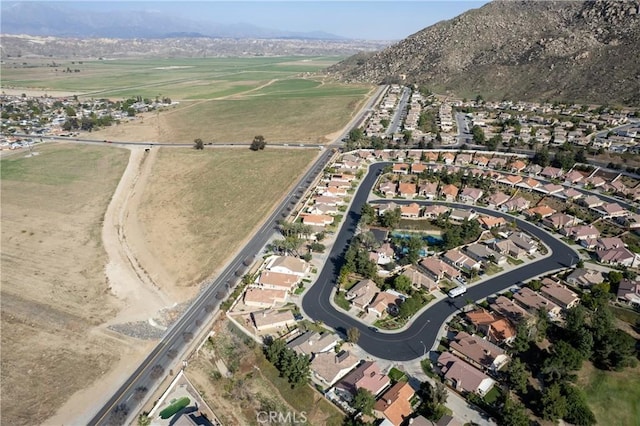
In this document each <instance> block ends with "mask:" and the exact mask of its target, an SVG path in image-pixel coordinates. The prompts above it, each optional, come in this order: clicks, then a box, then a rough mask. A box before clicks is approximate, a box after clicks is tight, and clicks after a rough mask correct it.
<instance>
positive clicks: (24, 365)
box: [0, 144, 129, 425]
mask: <svg viewBox="0 0 640 426" xmlns="http://www.w3.org/2000/svg"><path fill="white" fill-rule="evenodd" d="M36 151H37V152H38V153H39V155H37V156H33V157H30V158H26V157H25V156H24V152H23V153H20V154H17V155H13V156H10V157H7V158H3V159H2V161H1V163H0V172H1V174H0V182H1V192H2V219H1V220H2V241H1V242H2V244H1V246H2V249H1V251H0V261H1V269H2V286H1V288H2V289H1V299H2V362H1V366H2V380H1V386H2V393H3V395H11V398H3V399H2V420H3V424H5V423H6V424H12V425H31V424H35V423H41V422H42V421H43V420H44V419H47V418H48V417H49V416H51V415H52V414H53V413H54V412H55V410H56V409H57V408H59V407H60V406H62V405H63V403H64V402H65V400H67V399H68V398H69V397H70V396H71V395H72V394H73V393H74V392H75V391H78V390H80V389H83V388H85V387H86V386H88V385H89V384H91V383H93V382H95V381H97V380H98V379H99V378H101V377H102V375H103V374H104V373H105V372H106V371H108V370H109V369H110V368H111V367H112V366H113V365H114V364H115V363H116V362H117V361H118V358H119V355H118V354H122V353H123V346H122V345H121V342H119V341H117V340H112V339H109V338H107V337H106V336H105V335H103V334H100V333H94V332H93V329H94V328H95V327H96V326H98V325H100V324H102V323H104V322H105V321H107V320H109V319H110V318H112V317H113V316H114V315H115V314H116V312H117V311H118V309H120V307H121V306H120V304H119V302H118V301H117V300H116V299H115V298H114V297H112V296H111V295H110V294H109V292H108V283H107V282H106V278H105V274H104V267H105V264H106V261H107V259H106V253H105V250H104V248H103V246H102V242H101V238H100V233H101V228H102V220H103V217H104V213H105V210H106V207H107V204H108V203H109V200H110V199H111V196H112V194H113V192H114V190H115V188H116V186H117V184H118V181H119V179H120V176H121V175H122V172H123V170H124V169H125V167H126V164H127V160H128V158H129V152H128V151H127V150H122V149H107V148H102V147H91V146H70V145H61V144H52V145H44V146H38V147H37V149H36Z"/></svg>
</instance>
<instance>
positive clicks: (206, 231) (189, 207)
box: [134, 146, 318, 296]
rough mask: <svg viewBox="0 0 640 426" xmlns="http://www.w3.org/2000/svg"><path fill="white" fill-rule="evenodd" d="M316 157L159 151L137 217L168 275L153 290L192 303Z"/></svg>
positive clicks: (284, 152) (294, 152)
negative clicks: (179, 294) (199, 285)
mask: <svg viewBox="0 0 640 426" xmlns="http://www.w3.org/2000/svg"><path fill="white" fill-rule="evenodd" d="M317 155H318V151H317V150H311V149H309V150H302V149H274V148H270V147H269V146H267V148H266V149H265V150H264V151H259V152H253V151H250V150H249V149H247V148H243V149H205V150H204V151H196V150H192V149H175V148H162V149H161V150H160V152H159V153H158V157H157V159H156V162H155V163H154V165H153V167H152V169H151V174H150V176H149V179H148V182H149V184H148V186H147V187H146V188H145V190H144V193H143V194H142V201H141V204H140V206H139V210H138V216H139V222H140V223H141V227H142V229H141V230H142V234H143V236H144V237H143V239H144V241H145V242H146V246H147V248H148V249H149V250H150V252H151V254H152V255H153V258H155V259H159V260H161V262H162V265H163V267H164V270H166V272H167V274H168V276H166V277H162V276H159V277H157V278H156V283H157V284H158V285H159V286H160V287H161V288H163V289H169V288H171V287H174V286H177V288H178V290H179V291H181V292H182V293H183V295H188V296H192V295H193V294H194V293H195V291H196V288H188V287H191V286H194V285H195V284H197V283H199V282H200V281H201V280H203V279H204V278H206V277H208V276H210V275H211V274H213V273H214V272H215V271H216V270H217V269H218V268H219V267H221V266H222V265H223V263H224V262H225V260H226V259H228V258H229V256H231V255H232V254H233V253H234V252H235V251H236V250H237V249H238V248H240V247H241V246H242V243H243V241H244V240H245V239H246V238H247V237H249V236H250V235H251V234H252V230H253V229H254V228H255V227H256V225H258V224H259V223H260V222H261V221H262V220H263V219H265V217H266V216H267V215H268V214H269V213H270V211H271V209H272V208H273V207H274V205H275V204H276V203H277V201H278V199H279V198H280V197H281V196H282V195H283V194H284V193H285V192H286V191H287V189H288V187H289V186H290V185H291V184H292V183H293V182H295V180H296V179H297V177H298V176H299V175H300V173H301V172H302V170H304V169H305V168H306V167H307V166H308V165H309V164H310V162H311V161H312V160H313V159H314V158H315V157H316V156H317ZM134 249H135V248H134ZM142 266H143V267H144V268H146V269H148V270H150V272H152V271H151V270H152V269H153V267H152V266H148V265H145V264H144V262H142ZM152 274H153V272H152Z"/></svg>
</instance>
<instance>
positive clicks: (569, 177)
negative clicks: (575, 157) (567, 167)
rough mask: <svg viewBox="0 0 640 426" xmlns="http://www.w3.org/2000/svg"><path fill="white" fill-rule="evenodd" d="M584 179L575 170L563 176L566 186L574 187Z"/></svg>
mask: <svg viewBox="0 0 640 426" xmlns="http://www.w3.org/2000/svg"><path fill="white" fill-rule="evenodd" d="M583 179H584V175H583V174H582V173H580V172H579V171H577V170H572V171H570V172H569V173H567V174H566V175H564V182H565V183H566V184H568V185H575V184H577V183H579V182H580V181H582V180H583Z"/></svg>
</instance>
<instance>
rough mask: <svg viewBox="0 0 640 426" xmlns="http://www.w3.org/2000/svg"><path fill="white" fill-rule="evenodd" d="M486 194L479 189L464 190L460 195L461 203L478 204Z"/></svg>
mask: <svg viewBox="0 0 640 426" xmlns="http://www.w3.org/2000/svg"><path fill="white" fill-rule="evenodd" d="M482 194H484V192H483V191H482V190H481V189H478V188H470V187H466V188H464V189H463V190H462V191H461V192H460V195H459V198H460V201H462V202H463V203H477V202H478V200H480V198H482Z"/></svg>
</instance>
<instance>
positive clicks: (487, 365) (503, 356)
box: [449, 331, 509, 372]
mask: <svg viewBox="0 0 640 426" xmlns="http://www.w3.org/2000/svg"><path fill="white" fill-rule="evenodd" d="M449 350H450V351H451V353H453V354H454V355H456V356H459V357H460V358H462V359H463V360H465V361H467V362H468V363H470V364H471V365H473V366H474V367H477V368H480V369H484V370H488V371H493V372H497V371H499V370H500V369H502V368H503V367H504V366H505V365H507V363H508V362H509V355H507V353H506V352H505V351H504V350H503V349H501V348H500V347H498V346H497V345H495V344H493V343H491V342H489V341H487V340H484V339H482V338H481V337H479V336H475V335H470V334H468V333H466V332H464V331H460V332H458V333H457V334H456V335H455V336H454V337H453V340H451V341H450V342H449Z"/></svg>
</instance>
